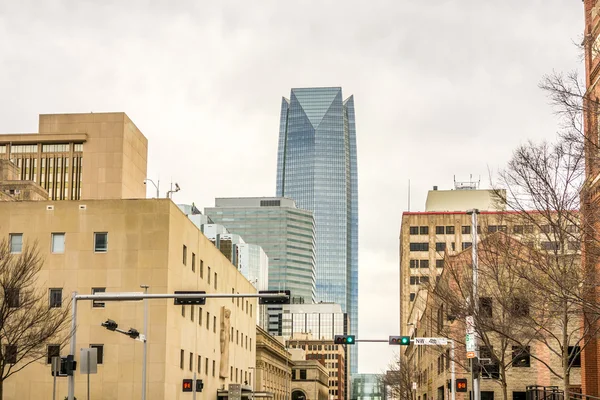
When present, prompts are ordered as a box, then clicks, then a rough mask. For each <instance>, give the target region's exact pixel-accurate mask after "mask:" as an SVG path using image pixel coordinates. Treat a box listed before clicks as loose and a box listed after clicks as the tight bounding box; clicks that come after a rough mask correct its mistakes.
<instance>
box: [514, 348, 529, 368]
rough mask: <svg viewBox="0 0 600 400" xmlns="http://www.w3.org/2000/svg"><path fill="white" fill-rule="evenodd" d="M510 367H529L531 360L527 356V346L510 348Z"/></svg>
mask: <svg viewBox="0 0 600 400" xmlns="http://www.w3.org/2000/svg"><path fill="white" fill-rule="evenodd" d="M512 357H513V358H512V366H513V367H517V368H522V367H530V366H531V359H530V356H529V346H525V347H521V346H513V347H512Z"/></svg>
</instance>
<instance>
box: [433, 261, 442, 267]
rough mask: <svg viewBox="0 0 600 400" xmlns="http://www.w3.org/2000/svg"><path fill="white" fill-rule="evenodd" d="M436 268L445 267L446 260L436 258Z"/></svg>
mask: <svg viewBox="0 0 600 400" xmlns="http://www.w3.org/2000/svg"><path fill="white" fill-rule="evenodd" d="M435 267H436V268H444V260H435Z"/></svg>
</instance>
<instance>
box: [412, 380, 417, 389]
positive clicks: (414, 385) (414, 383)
mask: <svg viewBox="0 0 600 400" xmlns="http://www.w3.org/2000/svg"><path fill="white" fill-rule="evenodd" d="M412 390H417V382H413V383H412Z"/></svg>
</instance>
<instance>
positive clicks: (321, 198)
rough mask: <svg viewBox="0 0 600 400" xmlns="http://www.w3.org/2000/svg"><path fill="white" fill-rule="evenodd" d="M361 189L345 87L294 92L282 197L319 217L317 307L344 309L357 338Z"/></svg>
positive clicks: (283, 145)
mask: <svg viewBox="0 0 600 400" xmlns="http://www.w3.org/2000/svg"><path fill="white" fill-rule="evenodd" d="M357 186H358V177H357V163H356V125H355V121H354V97H353V96H350V97H348V98H347V99H346V100H343V97H342V88H339V87H334V88H303V89H292V91H291V96H290V99H286V98H283V100H282V103H281V119H280V125H279V150H278V157H277V196H282V197H284V196H285V197H291V198H293V199H294V200H296V204H297V205H298V207H299V208H303V209H306V210H310V211H312V212H313V213H314V218H315V225H316V239H317V240H316V243H317V301H325V302H334V303H338V304H340V305H341V306H342V309H343V310H344V311H345V312H347V313H348V314H349V316H350V333H352V334H356V333H357V330H358V187H357ZM352 350H353V352H352V353H353V354H352V355H351V357H350V362H351V368H350V369H351V372H352V373H356V372H357V362H358V360H357V354H356V347H352Z"/></svg>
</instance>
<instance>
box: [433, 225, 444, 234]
mask: <svg viewBox="0 0 600 400" xmlns="http://www.w3.org/2000/svg"><path fill="white" fill-rule="evenodd" d="M435 234H436V235H443V234H444V227H443V226H436V227H435Z"/></svg>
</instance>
